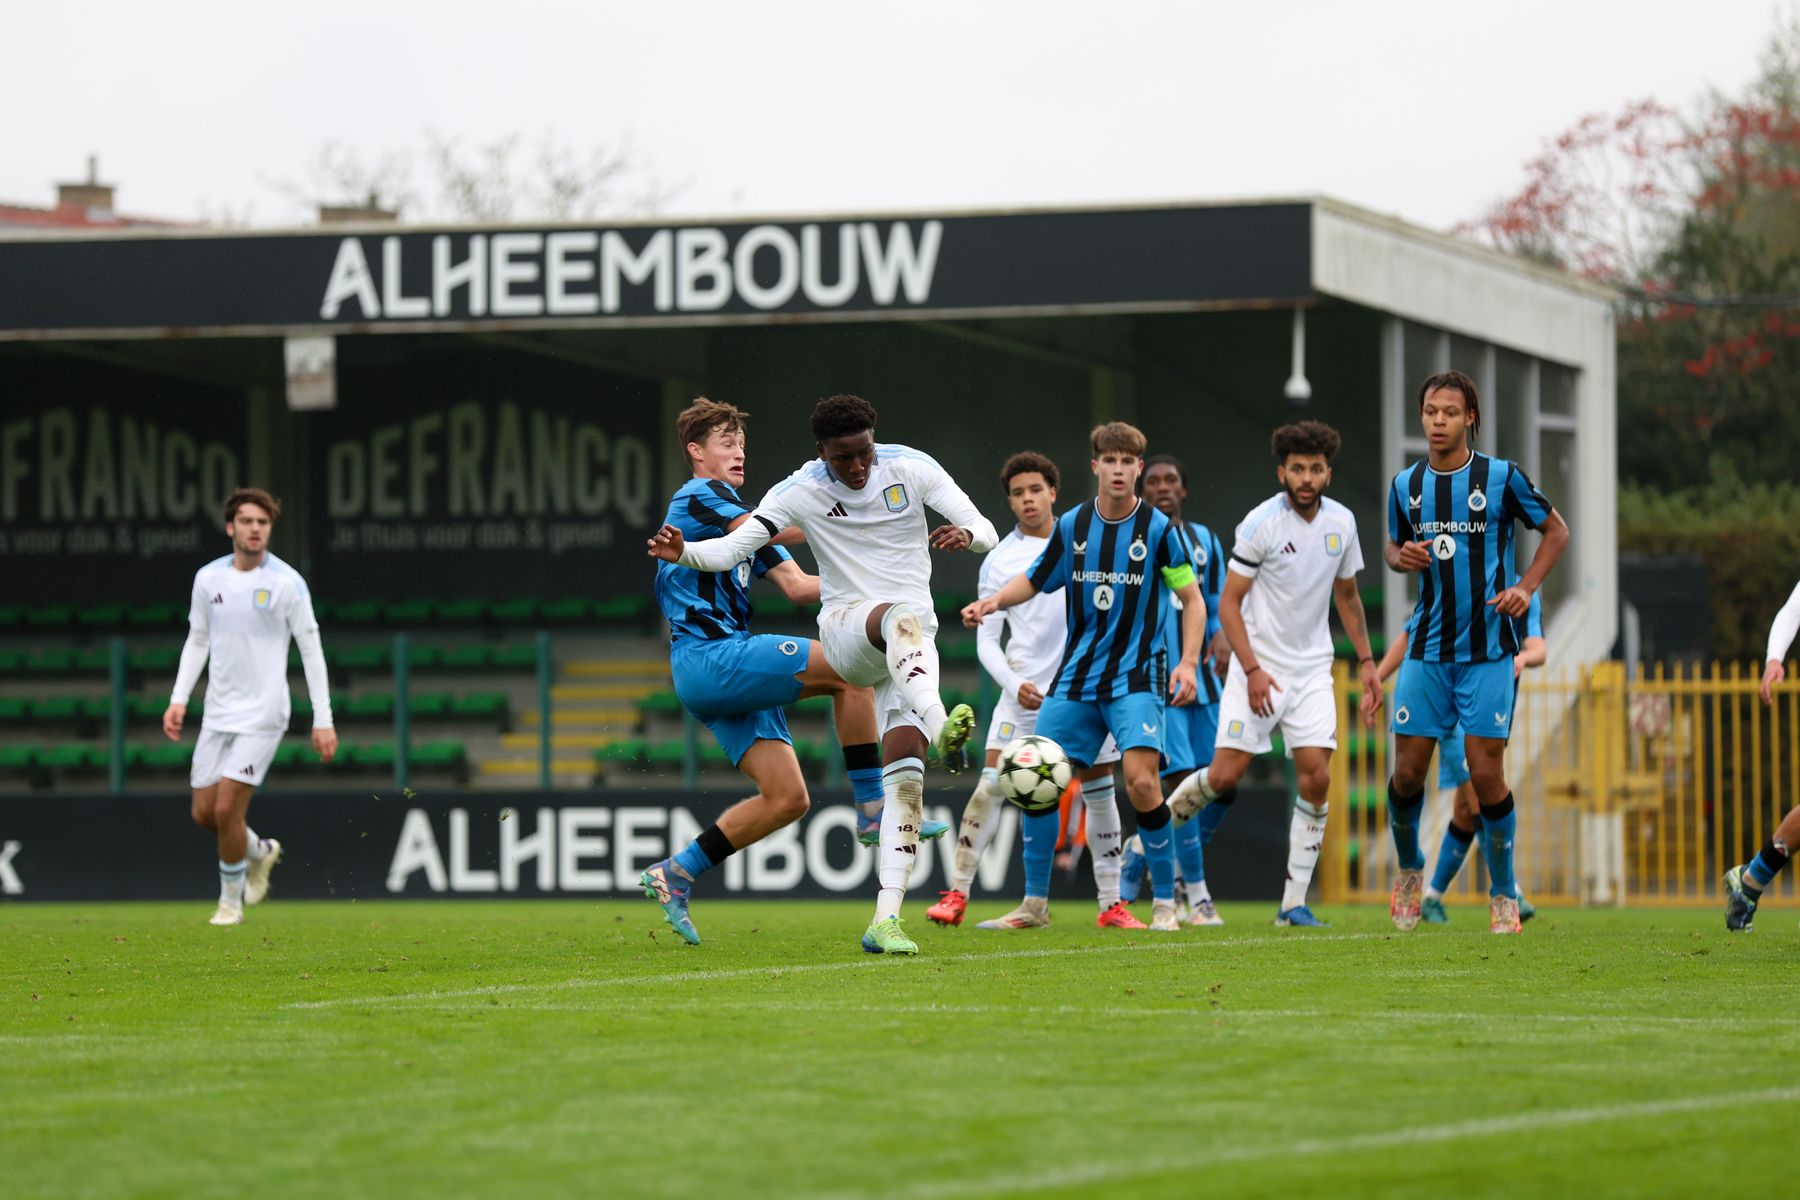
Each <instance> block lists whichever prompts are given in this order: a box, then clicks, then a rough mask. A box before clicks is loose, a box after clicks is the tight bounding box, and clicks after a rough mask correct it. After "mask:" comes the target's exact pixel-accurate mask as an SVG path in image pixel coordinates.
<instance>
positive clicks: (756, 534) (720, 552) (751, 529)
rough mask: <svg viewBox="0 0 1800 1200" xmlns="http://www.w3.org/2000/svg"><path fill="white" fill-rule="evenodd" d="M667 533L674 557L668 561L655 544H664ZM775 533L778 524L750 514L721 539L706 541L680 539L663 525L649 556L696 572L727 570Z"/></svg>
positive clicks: (654, 540) (667, 526)
mask: <svg viewBox="0 0 1800 1200" xmlns="http://www.w3.org/2000/svg"><path fill="white" fill-rule="evenodd" d="M671 532H673V533H674V534H675V539H676V549H677V553H676V556H675V557H674V558H672V559H671V558H669V557H668V555H667V554H665V553H662V552H661V551H659V549H658V542H659V541H664V540H665V539H664V535H665V534H668V533H671ZM778 532H780V526H779V525H777V524H776V523H775V522H773V521H770V520H769V519H768V518H766V517H762V516H759V515H758V514H756V513H751V514H750V519H749V520H748V521H745V522H744V523H743V524H742V525H739V526H738V527H737V528H736V529H734V530H732V531H731V532H730V533H728V534H726V535H725V536H724V537H718V538H708V539H707V540H706V541H703V542H689V541H685V540H682V539H681V531H680V530H679V529H675V528H674V527H673V526H669V525H665V526H663V527H662V529H660V530H658V531H657V534H656V536H655V537H653V538H651V539H650V553H651V554H652V555H654V556H655V557H657V558H661V559H664V560H665V561H668V562H676V563H680V564H681V565H682V566H684V567H692V568H694V569H695V570H697V571H729V570H730V569H731V568H733V567H735V566H737V564H739V563H741V562H743V561H744V560H745V559H746V558H749V557H750V556H751V555H752V554H755V553H756V552H757V551H758V550H761V549H762V548H763V547H764V546H766V545H768V544H769V542H770V541H772V540H773V539H774V537H775V535H776V534H777V533H778Z"/></svg>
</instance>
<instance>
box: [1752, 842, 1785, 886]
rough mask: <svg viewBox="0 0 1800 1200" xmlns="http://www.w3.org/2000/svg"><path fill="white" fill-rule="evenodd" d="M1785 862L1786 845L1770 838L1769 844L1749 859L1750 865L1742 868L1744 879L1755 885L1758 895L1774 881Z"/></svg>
mask: <svg viewBox="0 0 1800 1200" xmlns="http://www.w3.org/2000/svg"><path fill="white" fill-rule="evenodd" d="M1787 864H1788V849H1787V847H1786V846H1784V845H1782V844H1781V843H1780V842H1778V841H1775V840H1774V839H1773V838H1771V839H1770V840H1769V844H1768V845H1766V846H1764V847H1763V848H1762V851H1761V852H1760V853H1758V854H1757V856H1756V857H1755V858H1753V859H1751V860H1750V865H1749V866H1748V867H1746V868H1745V869H1744V880H1745V882H1747V883H1750V884H1753V885H1755V888H1756V891H1757V894H1758V895H1760V894H1761V893H1762V889H1764V888H1766V887H1768V886H1769V885H1770V884H1771V883H1774V882H1775V876H1777V875H1779V874H1780V873H1781V868H1783V867H1785V866H1787ZM1745 890H1746V891H1748V890H1749V889H1748V888H1746V889H1745Z"/></svg>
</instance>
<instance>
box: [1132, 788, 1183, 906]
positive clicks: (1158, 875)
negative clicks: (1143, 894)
mask: <svg viewBox="0 0 1800 1200" xmlns="http://www.w3.org/2000/svg"><path fill="white" fill-rule="evenodd" d="M1174 819H1175V818H1174V814H1172V813H1170V812H1169V806H1168V805H1167V804H1166V803H1165V804H1159V805H1157V806H1156V807H1155V808H1153V809H1151V810H1150V811H1149V812H1141V813H1139V814H1138V815H1137V827H1138V841H1140V842H1142V843H1143V844H1144V861H1145V862H1146V863H1148V864H1149V866H1150V894H1151V896H1153V897H1154V898H1155V899H1157V900H1166V901H1169V902H1171V903H1173V902H1174V900H1175V831H1174V830H1173V829H1171V828H1169V825H1170V822H1172V821H1173V820H1174Z"/></svg>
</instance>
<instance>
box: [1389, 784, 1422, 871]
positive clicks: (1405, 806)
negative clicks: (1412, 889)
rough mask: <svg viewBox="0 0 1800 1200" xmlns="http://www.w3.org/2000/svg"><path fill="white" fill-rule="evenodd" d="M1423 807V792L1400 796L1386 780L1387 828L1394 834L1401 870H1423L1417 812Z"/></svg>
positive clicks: (1395, 851) (1395, 848)
mask: <svg viewBox="0 0 1800 1200" xmlns="http://www.w3.org/2000/svg"><path fill="white" fill-rule="evenodd" d="M1424 809H1425V792H1424V790H1423V789H1421V790H1420V791H1419V793H1418V795H1416V796H1402V795H1401V794H1400V793H1399V792H1397V791H1395V790H1394V781H1393V780H1392V779H1390V780H1388V828H1389V829H1390V830H1392V831H1393V834H1394V853H1395V854H1396V855H1397V856H1398V857H1399V859H1400V869H1401V870H1402V871H1423V870H1424V869H1425V855H1424V853H1423V852H1421V851H1420V849H1419V814H1420V813H1421V812H1423V811H1424Z"/></svg>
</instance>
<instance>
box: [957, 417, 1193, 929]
mask: <svg viewBox="0 0 1800 1200" xmlns="http://www.w3.org/2000/svg"><path fill="white" fill-rule="evenodd" d="M1089 441H1090V443H1091V446H1092V449H1093V454H1094V457H1093V462H1092V466H1093V470H1094V476H1095V478H1096V480H1097V481H1098V483H1099V491H1100V494H1099V495H1098V496H1097V497H1096V498H1095V499H1093V500H1090V501H1088V502H1087V503H1086V504H1083V505H1081V506H1080V507H1078V508H1075V509H1072V510H1071V511H1069V512H1066V513H1064V514H1063V515H1062V516H1061V517H1060V518H1058V519H1057V522H1056V525H1055V526H1054V528H1053V529H1052V531H1051V534H1050V542H1049V544H1048V545H1047V546H1045V547H1044V551H1043V553H1042V554H1040V555H1039V556H1038V560H1037V562H1035V563H1034V564H1032V566H1031V568H1030V570H1028V571H1026V572H1025V573H1024V574H1022V575H1017V576H1015V577H1013V579H1011V580H1010V581H1008V582H1007V583H1006V585H1005V586H1004V587H1002V588H1001V589H1000V590H999V591H998V592H996V593H994V594H993V595H991V596H985V597H983V598H982V599H980V600H977V601H976V602H975V603H973V604H971V605H969V606H968V607H967V608H965V609H963V623H964V624H965V625H968V626H970V627H971V628H973V627H975V626H978V625H979V624H980V623H981V620H982V618H984V617H986V616H988V615H989V614H990V613H993V612H996V611H998V610H1000V609H1004V608H1010V607H1012V606H1013V605H1015V604H1023V603H1024V602H1025V601H1026V600H1029V599H1030V598H1031V597H1033V596H1035V595H1037V594H1038V593H1039V592H1054V591H1059V590H1060V591H1062V592H1063V593H1064V594H1065V596H1066V597H1067V600H1066V602H1065V605H1066V610H1067V613H1068V640H1067V643H1066V649H1065V650H1064V651H1063V661H1062V667H1061V669H1060V670H1059V671H1058V672H1057V675H1056V679H1055V680H1054V681H1053V682H1052V683H1051V685H1050V689H1049V691H1048V693H1047V694H1046V695H1045V697H1044V703H1043V706H1042V707H1041V708H1040V709H1039V710H1038V726H1037V733H1038V736H1039V737H1044V738H1048V739H1050V740H1051V741H1053V742H1055V743H1057V744H1058V745H1059V746H1061V747H1062V748H1063V751H1064V752H1065V753H1066V754H1067V755H1068V756H1069V760H1070V761H1071V762H1073V763H1075V764H1076V766H1077V767H1079V768H1086V767H1089V766H1092V765H1093V762H1094V758H1095V756H1096V755H1097V754H1098V753H1099V751H1100V747H1101V746H1102V745H1103V744H1104V743H1105V741H1106V736H1107V734H1108V733H1111V734H1112V736H1113V739H1114V741H1116V742H1117V743H1118V747H1119V750H1120V751H1121V752H1122V754H1123V757H1124V767H1125V790H1126V793H1127V794H1128V795H1129V796H1130V797H1131V806H1132V808H1134V809H1135V810H1136V811H1137V823H1138V835H1139V838H1140V839H1141V840H1142V842H1143V845H1144V857H1145V858H1146V859H1147V860H1148V862H1149V867H1150V882H1151V891H1152V893H1153V894H1154V896H1155V900H1156V904H1155V909H1154V917H1153V919H1152V921H1151V923H1150V928H1152V929H1156V930H1162V931H1172V930H1177V929H1179V928H1181V926H1180V924H1179V923H1178V922H1177V921H1176V918H1175V847H1174V836H1173V835H1174V831H1173V830H1172V829H1171V828H1170V827H1169V824H1170V820H1171V817H1170V814H1169V806H1168V805H1167V804H1166V803H1165V802H1164V800H1163V791H1162V781H1161V779H1160V778H1159V777H1158V776H1159V773H1160V772H1161V770H1162V766H1163V762H1164V758H1163V715H1164V706H1165V697H1166V698H1167V699H1168V700H1171V701H1173V703H1174V704H1176V705H1177V706H1183V705H1189V704H1192V703H1193V702H1194V697H1195V694H1196V692H1197V678H1196V677H1197V675H1198V670H1199V662H1200V653H1201V651H1202V649H1203V648H1204V644H1205V634H1206V601H1205V600H1204V599H1203V598H1202V597H1201V595H1200V585H1199V583H1198V582H1197V581H1196V580H1195V578H1194V567H1193V563H1192V561H1191V560H1190V559H1189V557H1188V551H1187V546H1186V544H1185V543H1184V542H1183V541H1182V539H1181V537H1180V536H1179V535H1178V534H1177V533H1176V531H1175V527H1174V525H1173V524H1172V523H1171V522H1170V521H1169V518H1168V517H1166V516H1164V515H1163V514H1162V512H1160V511H1159V510H1158V509H1157V508H1156V507H1155V506H1154V505H1152V504H1149V503H1146V502H1145V501H1143V500H1141V499H1139V498H1138V495H1137V482H1138V476H1139V475H1140V474H1141V473H1142V472H1143V467H1144V457H1143V456H1144V435H1143V434H1142V433H1141V432H1139V431H1138V430H1137V429H1135V428H1133V427H1132V426H1130V425H1127V424H1125V423H1124V422H1123V421H1113V422H1111V423H1109V424H1106V425H1101V426H1098V427H1096V428H1095V429H1094V431H1093V433H1092V434H1091V435H1090V437H1089ZM1171 593H1173V594H1174V595H1176V596H1178V597H1179V598H1180V600H1181V604H1182V608H1181V613H1180V617H1179V620H1180V622H1181V657H1180V659H1179V661H1177V662H1175V663H1171V662H1170V661H1169V654H1168V650H1167V648H1166V647H1165V645H1164V642H1163V629H1164V627H1165V625H1166V624H1167V623H1168V622H1170V621H1173V620H1176V619H1177V618H1176V616H1175V609H1174V606H1173V605H1172V604H1171V603H1170V599H1169V597H1170V595H1171ZM1056 820H1057V813H1056V812H1054V811H1052V812H1049V813H1041V814H1028V815H1027V816H1026V817H1025V821H1027V822H1034V821H1035V822H1041V823H1043V825H1044V829H1043V832H1042V833H1038V834H1037V835H1036V836H1034V837H1032V838H1031V839H1030V840H1028V841H1027V843H1026V845H1027V849H1028V850H1029V849H1030V848H1032V847H1034V846H1036V845H1038V844H1040V843H1041V844H1043V845H1044V846H1046V847H1048V848H1050V849H1051V851H1052V852H1053V851H1054V846H1055V842H1056V834H1055V828H1054V826H1055V822H1056ZM1034 832H1035V831H1034ZM1049 874H1050V855H1049V854H1046V855H1044V856H1043V860H1042V862H1041V863H1040V862H1036V861H1034V859H1033V857H1032V856H1031V855H1029V854H1028V855H1027V857H1026V859H1025V894H1026V896H1027V897H1040V896H1048V894H1049V891H1048V884H1049Z"/></svg>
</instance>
